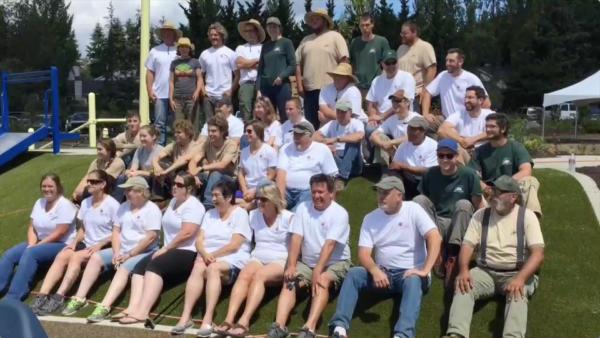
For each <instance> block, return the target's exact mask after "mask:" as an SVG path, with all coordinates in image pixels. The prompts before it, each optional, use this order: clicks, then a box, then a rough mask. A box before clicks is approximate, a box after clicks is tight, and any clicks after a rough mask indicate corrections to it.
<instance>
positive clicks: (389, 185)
mask: <svg viewBox="0 0 600 338" xmlns="http://www.w3.org/2000/svg"><path fill="white" fill-rule="evenodd" d="M377 189H382V190H391V189H396V190H398V191H400V192H401V193H404V183H402V180H400V179H399V178H398V177H395V176H388V177H385V178H382V179H381V181H379V182H377V183H376V184H374V185H373V190H377Z"/></svg>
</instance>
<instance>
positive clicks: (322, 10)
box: [304, 8, 333, 29]
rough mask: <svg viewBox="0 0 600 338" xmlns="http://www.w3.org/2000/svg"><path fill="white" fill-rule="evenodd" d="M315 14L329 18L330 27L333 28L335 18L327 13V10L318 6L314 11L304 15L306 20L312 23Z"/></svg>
mask: <svg viewBox="0 0 600 338" xmlns="http://www.w3.org/2000/svg"><path fill="white" fill-rule="evenodd" d="M315 15H317V16H320V17H322V18H323V19H325V20H327V22H328V23H329V28H330V29H331V28H333V19H332V18H331V17H330V16H329V14H327V11H326V10H324V9H322V8H318V9H315V10H314V11H312V12H308V13H306V15H305V16H304V22H306V23H310V19H311V18H312V17H313V16H315Z"/></svg>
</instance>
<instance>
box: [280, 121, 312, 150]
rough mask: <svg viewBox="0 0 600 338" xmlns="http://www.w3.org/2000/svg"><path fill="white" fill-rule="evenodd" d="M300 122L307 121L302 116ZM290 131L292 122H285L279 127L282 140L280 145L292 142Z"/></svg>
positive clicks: (292, 136)
mask: <svg viewBox="0 0 600 338" xmlns="http://www.w3.org/2000/svg"><path fill="white" fill-rule="evenodd" d="M302 121H307V120H306V119H305V118H304V116H302V119H301V120H300V122H302ZM300 122H298V123H300ZM292 129H294V123H293V122H292V120H287V121H285V122H283V124H282V125H281V135H282V138H283V144H282V145H286V144H288V143H292V142H294V131H293V130H292Z"/></svg>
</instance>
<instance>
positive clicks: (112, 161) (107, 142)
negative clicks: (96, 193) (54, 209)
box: [72, 139, 125, 204]
mask: <svg viewBox="0 0 600 338" xmlns="http://www.w3.org/2000/svg"><path fill="white" fill-rule="evenodd" d="M96 152H97V154H98V157H97V158H96V159H94V160H93V161H92V163H91V164H90V167H89V168H88V171H87V173H86V174H85V176H83V178H82V179H81V181H80V182H79V184H78V185H77V188H75V190H74V191H73V196H72V201H73V202H74V203H77V204H79V203H81V201H83V200H84V199H86V198H88V197H89V196H90V195H89V190H88V189H87V188H88V187H89V184H88V180H89V175H90V173H91V172H93V171H97V170H103V171H105V172H106V173H107V174H109V175H110V176H111V178H110V179H109V180H108V181H107V182H106V184H107V185H110V190H111V191H112V190H113V185H114V184H115V182H116V180H117V178H118V177H119V175H121V174H123V173H124V172H125V163H123V160H122V159H120V158H119V157H117V147H116V146H115V142H114V141H113V140H111V139H102V140H100V141H98V143H97V144H96Z"/></svg>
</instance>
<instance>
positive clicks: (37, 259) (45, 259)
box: [0, 242, 66, 301]
mask: <svg viewBox="0 0 600 338" xmlns="http://www.w3.org/2000/svg"><path fill="white" fill-rule="evenodd" d="M65 246H66V245H65V244H64V243H48V244H41V245H36V246H34V247H31V248H27V242H25V243H21V244H17V245H15V246H13V247H12V248H10V249H8V251H6V252H5V253H4V255H2V258H0V291H2V290H4V289H6V287H7V286H8V282H9V280H10V277H11V276H12V274H13V271H14V270H15V267H16V266H17V265H18V266H19V268H18V269H17V272H16V273H15V276H14V277H13V279H12V282H11V283H10V287H9V289H8V293H7V294H6V297H5V298H6V299H15V300H19V301H21V300H23V299H25V298H27V296H29V287H30V284H31V282H32V281H33V277H35V273H36V272H37V269H38V267H39V266H40V265H41V266H49V265H50V264H52V263H53V262H54V259H55V258H56V255H58V253H59V252H60V251H61V250H62V249H64V247H65Z"/></svg>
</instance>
